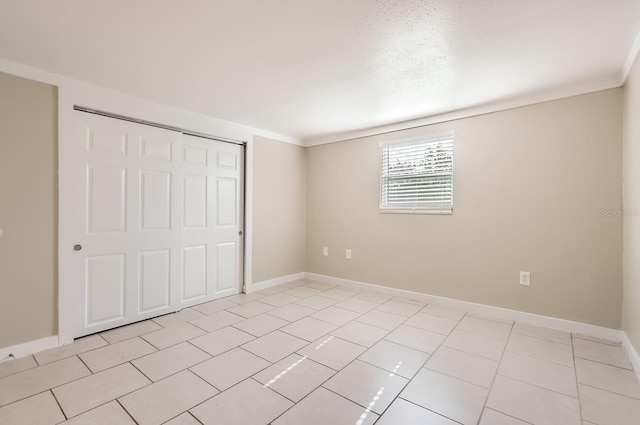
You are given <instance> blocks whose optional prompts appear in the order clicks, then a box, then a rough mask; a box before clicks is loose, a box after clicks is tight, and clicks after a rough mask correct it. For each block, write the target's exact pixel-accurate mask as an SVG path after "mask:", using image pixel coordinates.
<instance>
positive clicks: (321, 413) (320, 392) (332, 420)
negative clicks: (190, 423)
mask: <svg viewBox="0 0 640 425" xmlns="http://www.w3.org/2000/svg"><path fill="white" fill-rule="evenodd" d="M376 419H378V415H376V414H375V413H373V412H371V411H368V410H366V409H363V408H362V406H358V405H357V404H355V403H353V402H351V401H349V400H346V399H344V398H342V397H340V396H339V395H337V394H334V393H332V392H331V391H329V390H326V389H324V388H322V387H320V388H318V389H317V390H315V391H314V392H312V393H311V394H309V395H308V396H307V397H306V398H304V399H303V400H302V401H301V402H300V403H298V404H296V405H295V406H293V407H292V408H291V409H290V410H289V411H287V412H286V413H285V414H284V415H282V416H280V417H279V418H278V419H276V420H275V421H273V424H272V425H301V424H304V425H328V424H332V425H372V424H373V423H374V422H375V421H376ZM205 425H206V424H205Z"/></svg>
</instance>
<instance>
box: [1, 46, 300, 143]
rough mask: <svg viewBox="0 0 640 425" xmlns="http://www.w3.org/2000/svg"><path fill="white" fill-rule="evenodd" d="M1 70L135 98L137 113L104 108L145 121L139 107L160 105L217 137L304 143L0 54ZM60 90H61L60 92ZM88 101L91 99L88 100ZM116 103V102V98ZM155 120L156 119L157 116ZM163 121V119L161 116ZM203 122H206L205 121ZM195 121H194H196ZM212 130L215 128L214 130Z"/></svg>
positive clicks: (150, 109) (91, 94) (88, 93)
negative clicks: (0, 55)
mask: <svg viewBox="0 0 640 425" xmlns="http://www.w3.org/2000/svg"><path fill="white" fill-rule="evenodd" d="M0 72H4V73H6V74H11V75H15V76H17V77H21V78H27V79H30V80H34V81H38V82H41V83H45V84H50V85H52V86H56V87H58V90H60V91H62V90H65V91H71V92H74V93H76V94H80V93H83V94H82V96H80V97H82V98H83V99H95V98H102V97H108V98H122V99H125V98H126V99H129V100H136V103H137V104H139V105H140V106H139V107H138V108H132V110H137V111H138V112H139V113H135V112H134V113H133V114H131V112H130V113H127V111H122V110H108V111H107V112H111V113H114V114H122V115H127V116H131V117H132V118H138V119H144V120H148V121H154V118H152V117H147V116H138V115H140V114H141V113H142V111H143V110H144V111H145V112H147V113H149V114H151V115H154V114H156V113H157V109H158V107H160V109H167V110H172V111H175V112H176V114H175V115H176V116H177V115H179V116H182V117H184V118H183V119H184V120H185V123H183V124H180V125H179V127H180V126H182V127H183V128H185V129H187V130H189V131H196V132H201V133H203V134H209V133H210V132H211V129H210V128H208V127H211V126H213V127H217V128H220V132H221V133H225V134H211V135H212V136H219V137H226V138H231V139H234V138H235V139H237V140H243V141H246V140H245V139H247V138H248V137H251V136H262V137H267V138H269V139H273V140H277V141H280V142H284V143H290V144H293V145H298V146H304V144H303V143H302V141H300V140H299V139H297V138H295V137H290V136H285V135H283V134H279V133H275V132H272V131H268V130H262V129H259V128H254V127H249V126H246V125H244V124H239V123H235V122H232V121H227V120H223V119H220V118H217V117H213V116H209V115H205V114H202V113H199V112H193V111H188V110H185V109H181V108H176V107H174V106H171V105H163V104H159V103H157V102H154V101H151V100H147V99H143V98H139V97H136V96H132V95H130V94H127V93H120V92H117V91H114V90H112V89H108V88H104V87H99V86H96V85H93V84H90V83H86V82H84V81H80V80H76V79H74V78H70V77H67V76H64V75H60V74H56V73H53V72H49V71H45V70H42V69H38V68H34V67H31V66H28V65H24V64H21V63H18V62H13V61H10V60H7V59H4V58H0ZM59 94H60V93H59ZM90 103H91V102H90ZM108 103H114V102H108ZM115 103H117V102H115ZM79 106H85V107H91V106H95V105H92V104H88V105H84V104H83V105H79ZM156 121H157V119H156ZM161 121H162V120H161ZM161 121H158V122H159V123H160V124H167V125H174V124H175V123H172V122H161ZM205 122H206V123H205ZM189 123H191V124H192V126H194V127H197V128H191V127H190V126H189ZM196 123H197V125H196ZM214 132H215V131H214ZM228 132H229V133H231V134H234V135H229V134H227V133H228Z"/></svg>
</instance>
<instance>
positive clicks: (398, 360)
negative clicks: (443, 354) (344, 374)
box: [358, 340, 429, 378]
mask: <svg viewBox="0 0 640 425" xmlns="http://www.w3.org/2000/svg"><path fill="white" fill-rule="evenodd" d="M358 358H359V359H360V360H362V361H363V362H367V363H369V364H372V365H374V366H378V367H380V368H382V369H385V370H386V371H388V372H392V373H395V374H397V375H400V376H404V377H405V378H413V376H414V375H415V374H416V373H418V371H419V370H420V368H421V367H422V365H423V364H424V362H426V361H427V359H428V358H429V355H428V354H426V353H423V352H422V351H418V350H414V349H413V348H409V347H405V346H404V345H398V344H396V343H393V342H390V341H385V340H382V341H380V342H378V343H377V344H376V345H374V346H373V347H371V348H369V349H368V350H367V351H365V352H364V353H363V354H362V355H361V356H360V357H358Z"/></svg>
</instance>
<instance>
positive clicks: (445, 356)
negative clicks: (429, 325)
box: [424, 347, 498, 388]
mask: <svg viewBox="0 0 640 425" xmlns="http://www.w3.org/2000/svg"><path fill="white" fill-rule="evenodd" d="M424 367H425V368H427V369H431V370H435V371H436V372H440V373H443V374H445V375H449V376H453V377H454V378H458V379H461V380H463V381H467V382H470V383H472V384H476V385H479V386H481V387H484V388H490V387H491V384H492V383H493V378H494V376H495V375H496V370H497V369H498V362H497V361H494V360H490V359H487V358H485V357H480V356H476V355H475V354H470V353H465V352H464V351H458V350H454V349H452V348H448V347H440V348H438V349H437V350H436V352H435V353H433V354H432V355H431V357H430V358H429V360H428V361H427V363H426V364H425V365H424Z"/></svg>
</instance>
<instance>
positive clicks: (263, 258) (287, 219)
mask: <svg viewBox="0 0 640 425" xmlns="http://www.w3.org/2000/svg"><path fill="white" fill-rule="evenodd" d="M253 146H254V151H253V167H254V168H253V185H254V186H253V194H254V195H253V196H254V197H253V282H255V283H257V282H261V281H264V280H268V279H273V278H277V277H281V276H286V275H290V274H294V273H300V272H304V271H305V233H306V232H305V225H306V223H305V202H306V162H307V161H306V151H305V148H303V147H301V146H296V145H292V144H289V143H283V142H278V141H275V140H271V139H267V138H264V137H255V138H254V144H253Z"/></svg>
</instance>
